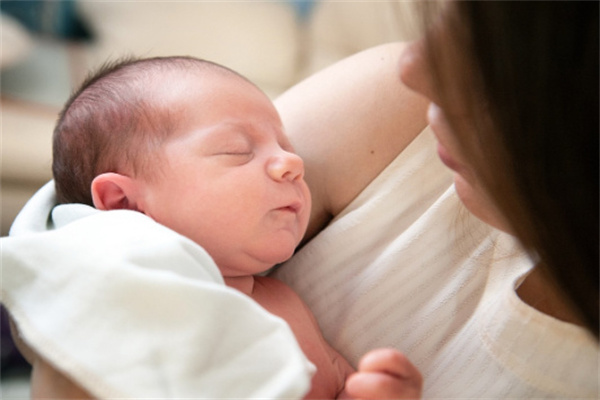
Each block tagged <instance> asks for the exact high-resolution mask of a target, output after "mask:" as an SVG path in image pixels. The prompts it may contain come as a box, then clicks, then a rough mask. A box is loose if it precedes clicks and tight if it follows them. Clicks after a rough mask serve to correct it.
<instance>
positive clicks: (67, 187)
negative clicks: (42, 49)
mask: <svg viewBox="0 0 600 400" xmlns="http://www.w3.org/2000/svg"><path fill="white" fill-rule="evenodd" d="M172 71H176V72H183V73H187V72H198V71H200V72H203V71H210V72H217V73H224V74H228V75H231V76H236V77H239V78H242V79H244V80H246V81H247V79H246V78H244V77H243V76H241V75H239V74H238V73H236V72H234V71H232V70H230V69H228V68H226V67H223V66H221V65H218V64H214V63H212V62H210V61H206V60H200V59H197V58H192V57H184V56H181V57H155V58H146V59H135V58H126V59H121V60H118V61H115V62H109V63H106V64H104V65H103V66H101V67H100V68H99V70H98V71H96V72H95V73H93V74H91V75H90V76H89V77H88V78H87V79H86V80H85V81H84V82H83V83H82V84H81V86H80V87H79V89H77V90H76V91H75V92H74V93H73V94H72V95H71V97H70V98H69V100H68V101H67V103H66V104H65V106H64V108H63V110H62V111H61V113H60V116H59V120H58V123H57V125H56V127H55V129H54V136H53V146H52V151H53V159H52V173H53V177H54V181H55V187H56V194H57V200H58V202H59V203H83V204H88V205H92V206H93V201H92V196H91V184H92V181H93V180H94V178H95V177H96V176H98V175H99V174H101V173H105V172H119V173H129V174H134V175H137V174H144V176H146V177H152V171H155V170H157V169H159V166H158V165H157V163H159V160H158V159H157V157H158V155H159V153H158V152H157V151H155V150H157V149H158V148H159V146H160V144H161V143H162V142H163V141H164V139H166V138H167V137H169V135H170V134H171V133H172V132H173V131H174V130H175V129H176V126H177V125H176V124H177V118H176V115H174V114H173V110H171V106H172V105H169V104H164V102H162V101H161V99H160V98H158V99H157V98H155V96H154V94H153V93H154V91H153V88H156V87H158V86H160V85H166V86H167V87H168V85H170V84H171V83H170V82H169V79H170V78H172V77H173V76H174V75H173V74H169V72H172ZM212 77H214V74H204V75H196V76H195V79H204V78H205V79H211V78H212Z"/></svg>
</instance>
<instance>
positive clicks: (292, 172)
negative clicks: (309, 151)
mask: <svg viewBox="0 0 600 400" xmlns="http://www.w3.org/2000/svg"><path fill="white" fill-rule="evenodd" d="M267 170H268V173H269V175H270V176H271V178H273V179H275V180H276V181H284V180H289V181H294V180H297V179H301V178H303V177H304V161H302V158H300V156H299V155H297V154H295V153H290V152H287V151H282V152H280V153H279V154H277V155H276V156H273V157H272V158H271V159H270V160H269V165H268V166H267Z"/></svg>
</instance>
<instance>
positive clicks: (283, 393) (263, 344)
mask: <svg viewBox="0 0 600 400" xmlns="http://www.w3.org/2000/svg"><path fill="white" fill-rule="evenodd" d="M53 196H54V190H53V184H52V182H50V183H49V184H47V185H46V186H45V187H43V188H42V189H41V190H40V191H39V192H38V193H37V194H36V195H35V196H34V197H33V198H32V200H31V201H30V202H29V203H28V204H27V205H26V206H25V208H24V209H23V211H22V212H21V214H20V215H19V217H18V219H17V220H16V221H15V224H14V225H13V228H12V229H11V236H10V237H7V238H2V239H1V241H2V243H1V246H2V278H3V281H2V302H3V304H4V305H5V306H6V308H7V309H8V310H9V312H10V313H11V316H12V317H13V319H14V320H15V322H16V324H17V327H18V330H19V332H20V335H21V337H22V339H23V340H24V341H25V342H26V343H27V344H28V345H29V346H31V347H32V348H34V349H35V350H36V352H38V353H39V354H40V355H41V356H42V357H44V358H45V359H47V360H48V361H50V362H51V363H52V364H53V365H55V366H56V367H57V368H58V369H59V370H61V371H63V372H64V373H65V374H66V375H67V376H69V377H71V378H72V379H73V380H75V381H76V382H78V383H79V384H80V385H81V386H82V387H84V388H86V389H87V390H88V391H89V392H90V393H92V394H93V395H94V396H97V397H99V398H117V397H118V398H175V397H179V398H181V397H188V398H189V397H195V398H249V397H254V398H259V397H260V398H282V397H285V398H301V397H302V396H303V395H304V393H306V391H307V390H308V388H309V385H310V378H311V374H312V372H313V368H314V367H313V366H312V364H310V362H309V361H308V360H307V359H306V358H305V356H304V355H303V353H302V351H301V350H300V348H299V346H298V344H297V342H296V340H295V338H294V335H293V333H292V332H291V330H290V329H289V327H288V326H287V324H286V323H285V322H284V321H283V320H281V319H280V318H278V317H275V316H273V315H271V314H269V313H268V312H266V311H265V310H264V309H263V308H262V307H260V306H259V305H258V304H257V303H255V302H254V301H253V300H251V299H250V298H248V297H247V296H245V295H243V294H241V293H239V292H237V291H235V290H233V289H230V288H228V287H226V286H225V285H224V283H223V279H222V277H221V275H220V273H219V270H218V268H217V266H216V265H215V264H214V262H213V260H212V259H211V258H210V256H209V255H208V254H207V253H206V252H205V251H204V250H203V249H202V248H201V247H200V246H198V245H197V244H195V243H194V242H192V241H191V240H189V239H187V238H185V237H183V236H181V235H179V234H177V233H175V232H173V231H172V230H170V229H168V228H166V227H164V226H162V225H159V224H157V223H156V222H154V221H153V220H151V219H150V218H148V217H146V216H145V215H143V214H141V213H137V212H133V211H125V210H119V211H98V210H96V209H94V208H92V207H87V206H84V205H61V206H57V207H54V197H53Z"/></svg>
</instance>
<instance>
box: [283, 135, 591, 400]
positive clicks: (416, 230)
mask: <svg viewBox="0 0 600 400" xmlns="http://www.w3.org/2000/svg"><path fill="white" fill-rule="evenodd" d="M426 131H427V130H426ZM531 266H532V264H531V261H530V260H529V259H528V257H527V256H526V255H525V254H524V252H523V251H521V249H520V248H519V246H518V245H517V243H516V241H515V240H514V239H513V238H512V237H510V236H509V235H506V234H504V233H501V232H499V231H497V230H495V229H493V228H491V227H489V226H488V225H486V224H484V223H482V222H480V221H479V220H477V219H476V218H475V217H473V216H472V215H471V214H469V213H468V211H466V209H464V207H463V206H462V203H460V201H459V199H458V197H457V195H456V193H455V190H454V187H453V184H452V175H451V173H450V172H449V171H448V170H447V169H446V168H445V167H444V166H443V165H442V164H441V162H440V161H439V160H438V158H437V155H436V153H435V142H434V140H433V137H432V134H431V133H429V132H424V133H422V134H421V135H419V137H418V138H417V139H415V141H414V142H413V143H411V145H410V146H409V147H408V148H407V149H406V150H405V151H404V152H403V153H401V154H400V155H399V156H398V157H397V158H396V160H394V161H393V162H392V163H391V164H390V165H389V166H388V167H387V169H386V170H384V171H383V172H382V173H381V174H380V175H379V176H378V177H377V178H376V179H375V180H374V181H373V182H372V183H371V184H370V185H369V186H368V187H367V188H366V189H365V190H364V191H363V192H362V193H361V194H360V195H359V196H358V197H357V198H356V199H355V200H354V201H353V202H352V203H351V204H350V205H349V206H348V207H347V208H346V209H345V210H344V211H343V212H342V213H341V214H340V215H339V216H337V217H336V219H335V220H334V221H332V223H331V224H330V225H329V226H328V227H327V228H326V229H325V230H323V231H322V232H321V233H320V234H319V235H318V236H316V237H315V238H314V239H313V240H311V241H310V242H309V243H307V244H306V245H305V246H304V247H303V248H302V249H300V250H299V251H298V253H297V254H296V255H295V256H294V257H293V258H292V259H291V260H290V261H288V262H287V263H286V264H284V265H283V266H281V267H280V268H279V269H278V270H277V271H275V273H274V275H275V276H276V277H277V278H279V279H281V280H283V281H284V282H286V283H288V284H289V285H290V286H291V287H292V288H294V289H295V290H296V291H297V292H298V293H299V294H300V296H301V297H302V298H303V299H304V300H305V301H306V302H307V304H308V306H309V307H310V308H311V309H312V311H313V312H314V314H315V316H316V318H317V320H318V321H319V323H320V325H321V328H322V329H323V332H324V335H325V338H326V339H327V340H328V341H329V342H330V344H331V345H332V346H333V347H335V348H336V349H337V350H338V351H340V353H341V354H342V355H344V356H345V357H346V358H347V359H348V360H349V361H350V362H351V363H352V364H354V365H355V366H356V364H357V363H358V360H359V359H360V357H361V356H362V355H363V354H365V353H366V352H367V351H369V350H371V349H374V348H378V347H389V346H392V347H395V348H397V349H399V350H400V351H403V352H404V353H405V354H406V355H407V356H408V357H409V358H410V359H411V360H412V361H413V362H414V363H415V364H416V366H417V367H418V368H419V369H420V370H421V372H422V373H423V376H424V378H425V387H424V396H425V398H451V397H454V398H484V397H487V398H509V397H510V398H536V397H537V398H551V397H557V398H597V397H598V361H599V350H598V345H597V342H596V341H595V339H594V338H593V337H591V335H590V334H588V333H587V332H586V331H585V330H583V329H581V328H579V327H576V326H573V325H571V324H567V323H564V322H561V321H558V320H556V319H554V318H551V317H549V316H546V315H544V314H541V313H540V312H538V311H536V310H535V309H533V308H531V307H529V306H528V305H526V304H525V303H523V302H522V301H521V300H520V299H519V298H518V297H517V295H516V292H515V288H516V287H517V286H518V284H519V283H520V282H521V281H522V279H523V278H524V276H525V275H526V274H527V273H528V272H529V271H530V270H531Z"/></svg>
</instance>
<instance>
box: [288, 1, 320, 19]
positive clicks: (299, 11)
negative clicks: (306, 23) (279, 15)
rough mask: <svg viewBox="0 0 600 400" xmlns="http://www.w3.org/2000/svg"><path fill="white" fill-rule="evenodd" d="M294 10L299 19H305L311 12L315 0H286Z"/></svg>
mask: <svg viewBox="0 0 600 400" xmlns="http://www.w3.org/2000/svg"><path fill="white" fill-rule="evenodd" d="M287 1H288V2H289V3H290V4H291V5H292V7H294V9H295V10H296V15H297V16H298V18H300V19H301V20H306V19H308V18H309V17H310V15H311V14H312V10H313V8H314V7H315V5H316V3H317V0H287Z"/></svg>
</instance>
